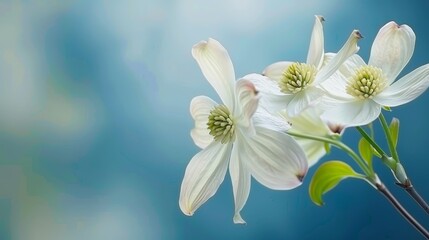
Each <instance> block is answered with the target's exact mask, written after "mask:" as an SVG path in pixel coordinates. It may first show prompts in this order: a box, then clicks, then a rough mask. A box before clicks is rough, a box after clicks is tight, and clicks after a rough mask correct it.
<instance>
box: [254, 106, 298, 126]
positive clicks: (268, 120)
mask: <svg viewBox="0 0 429 240" xmlns="http://www.w3.org/2000/svg"><path fill="white" fill-rule="evenodd" d="M253 123H254V125H255V126H258V127H263V128H268V129H271V130H273V131H279V132H286V131H287V130H289V129H290V125H289V123H288V122H287V120H286V119H285V118H284V117H282V116H281V115H280V114H278V113H270V112H268V111H267V110H266V109H265V108H261V107H260V108H258V110H257V111H256V113H255V115H253Z"/></svg>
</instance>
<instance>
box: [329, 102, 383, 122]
mask: <svg viewBox="0 0 429 240" xmlns="http://www.w3.org/2000/svg"><path fill="white" fill-rule="evenodd" d="M380 112H381V106H380V105H379V104H378V103H376V102H374V101H372V100H357V101H352V102H347V103H339V104H338V105H336V107H335V108H331V109H329V110H326V111H325V112H324V113H323V114H322V119H324V120H325V121H328V122H331V123H334V124H340V125H343V126H346V127H352V126H362V125H366V124H368V123H370V122H372V121H374V120H375V119H376V118H377V117H378V115H380Z"/></svg>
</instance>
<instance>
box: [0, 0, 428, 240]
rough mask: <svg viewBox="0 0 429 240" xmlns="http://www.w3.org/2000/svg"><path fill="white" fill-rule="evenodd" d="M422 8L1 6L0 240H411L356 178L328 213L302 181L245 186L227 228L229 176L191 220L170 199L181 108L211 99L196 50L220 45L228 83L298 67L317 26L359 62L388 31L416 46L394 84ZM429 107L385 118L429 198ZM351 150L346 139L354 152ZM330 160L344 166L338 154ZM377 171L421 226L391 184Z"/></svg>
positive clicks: (183, 117)
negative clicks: (229, 71)
mask: <svg viewBox="0 0 429 240" xmlns="http://www.w3.org/2000/svg"><path fill="white" fill-rule="evenodd" d="M428 11H429V1H426V0H422V1H413V0H410V1H401V0H397V1H387V0H386V1H371V0H355V1H341V0H329V1H317V0H310V1H307V0H297V1H295V0H293V1H292V0H287V1H276V0H266V1H258V0H218V1H196V0H176V1H173V0H171V1H169V0H157V1H149V0H143V1H140V0H126V1H101V0H94V1H67V0H65V1H49V0H39V1H12V0H10V1H7V0H3V1H0V239H1V240H8V239H13V240H30V239H31V240H56V239H64V240H69V239H83V240H98V239H100V240H101V239H102V240H110V239H112V240H114V239H124V240H128V239H130V240H133V239H156V240H157V239H161V240H164V239H166V240H167V239H177V240H179V239H420V238H421V236H420V235H419V233H417V232H416V231H415V230H414V229H413V228H412V227H411V226H410V225H409V224H408V223H407V222H406V221H405V220H404V219H403V218H402V217H401V216H400V215H399V214H398V213H397V212H396V211H395V210H394V209H393V208H392V206H391V205H390V204H389V203H388V202H387V201H386V200H385V199H384V197H382V196H381V195H380V194H379V193H378V192H377V191H375V190H374V189H372V188H371V187H370V186H369V185H368V184H366V183H364V182H362V181H357V180H347V181H344V182H343V183H341V184H340V185H339V186H338V187H337V188H336V189H334V191H332V192H330V193H328V194H327V195H326V196H325V202H326V205H325V206H323V207H318V206H316V205H314V204H313V203H312V202H311V201H310V199H309V197H308V193H307V192H308V184H309V180H310V178H306V181H305V182H304V184H303V186H302V187H300V188H297V189H294V190H292V191H272V190H268V189H266V188H264V187H262V186H261V185H260V184H258V183H257V182H253V185H252V190H251V194H250V198H249V200H248V202H247V205H246V206H245V208H244V210H243V212H242V215H243V217H244V218H245V219H246V220H247V225H244V226H243V225H234V224H233V222H232V216H233V198H232V191H231V184H230V179H229V177H226V179H225V182H224V183H223V184H222V186H221V188H220V189H219V191H218V193H217V194H216V195H215V196H214V197H213V198H212V199H211V200H209V201H208V202H207V203H206V204H205V205H204V206H202V207H201V208H200V209H199V210H198V212H197V213H196V214H195V215H194V216H193V217H186V216H185V215H183V214H182V213H181V211H180V209H179V207H178V196H179V188H180V183H181V179H182V177H183V173H184V169H185V167H186V165H187V163H188V161H189V160H190V159H191V157H192V156H193V155H194V154H195V153H197V152H198V148H197V147H196V146H195V145H194V144H193V142H192V139H191V138H190V135H189V131H190V129H191V128H192V126H193V121H192V119H191V117H190V115H189V110H188V108H189V102H190V100H191V99H192V97H194V96H196V95H208V96H211V97H213V98H215V99H217V96H216V94H215V92H214V90H213V89H212V88H211V87H210V86H209V84H208V82H207V81H205V79H204V77H203V76H202V74H201V72H200V70H199V68H198V66H197V64H196V63H195V62H194V60H193V59H192V57H191V54H190V50H191V47H192V45H193V44H195V43H196V42H198V41H200V40H204V39H207V38H209V37H212V38H216V39H217V40H219V41H220V42H221V43H222V44H223V45H224V46H225V47H226V48H227V49H228V50H229V53H230V55H231V58H232V60H233V62H234V64H235V70H236V74H237V77H239V76H243V75H245V74H247V73H251V72H261V71H262V70H263V69H264V67H265V66H267V65H268V64H271V63H273V62H275V61H279V60H294V61H304V60H305V59H306V54H307V49H308V43H309V39H310V34H311V29H312V26H313V21H314V15H315V14H320V15H323V16H324V17H325V19H326V22H325V49H326V51H337V50H338V49H339V48H340V47H341V46H342V43H343V42H344V41H345V40H346V38H347V37H348V35H349V34H350V32H351V31H352V30H353V29H359V30H360V31H361V32H362V34H363V35H364V36H365V38H364V39H363V40H362V41H361V42H360V46H361V50H360V54H361V55H362V56H363V58H364V59H368V56H369V52H370V47H371V44H372V41H373V39H374V37H375V35H376V33H377V31H378V30H379V28H380V27H381V26H383V25H384V24H385V23H387V22H388V21H391V20H394V21H396V22H398V23H400V24H403V23H406V24H408V25H409V26H411V27H412V28H413V29H414V31H415V33H416V35H417V42H416V48H415V52H414V56H413V58H412V59H411V61H410V63H409V64H408V66H407V67H406V68H405V69H404V71H403V73H402V74H401V75H403V74H404V73H408V72H410V71H412V70H413V69H415V68H416V67H418V66H421V65H423V64H426V63H428V62H429V44H428V43H429V28H428V27H427V24H428V20H427V19H428V18H427V14H428ZM428 102H429V93H425V94H424V95H422V96H421V97H419V98H418V99H417V100H415V101H413V102H412V103H410V104H407V105H406V106H401V107H398V108H395V109H394V111H393V112H391V113H388V114H387V117H389V118H390V117H392V116H395V117H398V118H399V119H400V120H401V132H400V146H399V153H400V156H401V158H402V161H403V162H404V165H405V167H406V169H407V171H408V174H409V176H411V178H412V180H413V182H414V185H415V187H416V188H417V189H418V190H420V193H421V194H422V195H423V197H425V198H426V199H429V188H428V187H427V182H428V180H429V178H428V177H429V175H428V174H427V171H428V167H429V162H428V157H427V148H428V142H429V134H428V133H429V127H428V124H427V123H428V121H429V109H428V107H427V106H428V104H427V103H428ZM378 129H379V128H378ZM377 132H378V133H379V134H378V137H379V140H380V141H381V142H383V138H382V135H381V134H380V132H379V130H378V131H377ZM357 137H358V135H357V134H356V131H355V130H353V129H350V130H348V131H347V132H346V133H345V135H344V139H345V141H346V142H348V143H350V144H351V145H355V144H356V142H357V139H358V138H357ZM384 146H385V145H384ZM330 159H344V160H346V161H348V162H350V161H349V159H348V158H346V157H345V156H344V155H343V154H341V153H339V151H336V150H334V151H333V152H332V153H331V154H330V155H329V156H327V157H325V158H324V160H330ZM350 164H352V165H353V163H350ZM353 166H355V165H353ZM376 169H377V171H378V172H379V175H380V176H381V178H382V179H383V180H384V182H385V183H386V184H387V185H388V187H390V188H391V190H392V192H393V193H394V194H396V195H397V197H398V198H399V199H400V200H401V201H402V202H403V203H404V205H405V206H406V207H407V208H408V209H409V210H410V211H411V212H412V213H413V214H415V217H416V218H417V219H419V220H420V221H421V222H422V223H423V224H424V225H425V226H426V227H429V218H428V216H427V215H425V214H424V213H423V212H422V211H421V210H420V209H419V208H418V207H417V206H416V204H414V202H413V201H412V200H411V199H410V198H408V197H407V195H406V194H405V192H403V191H402V190H401V189H399V188H397V187H396V186H395V185H394V183H393V178H392V176H391V174H390V172H389V171H388V170H387V169H386V168H385V167H384V166H382V165H381V164H380V163H379V162H377V163H376ZM314 170H315V168H312V169H311V170H310V175H309V176H311V175H312V173H313V172H314Z"/></svg>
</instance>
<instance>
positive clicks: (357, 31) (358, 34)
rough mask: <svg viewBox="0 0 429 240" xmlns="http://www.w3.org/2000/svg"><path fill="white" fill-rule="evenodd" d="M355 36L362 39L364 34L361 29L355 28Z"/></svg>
mask: <svg viewBox="0 0 429 240" xmlns="http://www.w3.org/2000/svg"><path fill="white" fill-rule="evenodd" d="M353 36H355V37H356V38H357V39H362V38H363V35H362V34H361V33H360V31H359V30H356V29H355V30H353Z"/></svg>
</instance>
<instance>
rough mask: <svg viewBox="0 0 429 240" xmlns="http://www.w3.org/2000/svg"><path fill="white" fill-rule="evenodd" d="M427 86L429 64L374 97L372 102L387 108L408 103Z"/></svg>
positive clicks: (428, 81)
mask: <svg viewBox="0 0 429 240" xmlns="http://www.w3.org/2000/svg"><path fill="white" fill-rule="evenodd" d="M428 86H429V64H426V65H423V66H421V67H419V68H417V69H415V70H414V71H412V72H411V73H409V74H407V75H405V76H404V77H402V78H401V79H399V80H398V81H396V82H394V83H393V84H392V85H390V86H389V87H387V88H386V89H385V90H384V91H382V92H381V93H380V94H378V95H377V96H375V97H374V101H376V102H377V103H379V104H381V105H383V106H389V107H395V106H399V105H402V104H405V103H408V102H410V101H412V100H414V99H415V98H417V97H418V96H420V94H422V93H423V92H424V91H426V89H427V88H428Z"/></svg>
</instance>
